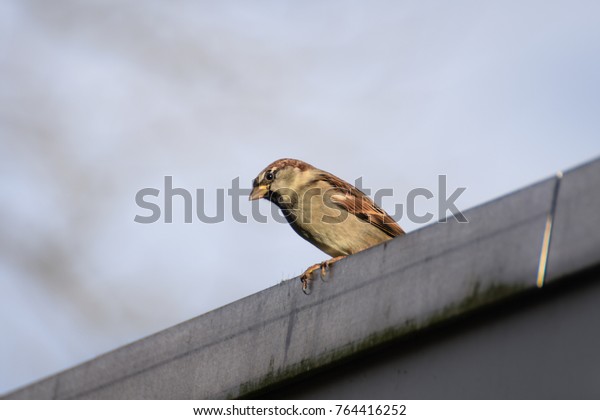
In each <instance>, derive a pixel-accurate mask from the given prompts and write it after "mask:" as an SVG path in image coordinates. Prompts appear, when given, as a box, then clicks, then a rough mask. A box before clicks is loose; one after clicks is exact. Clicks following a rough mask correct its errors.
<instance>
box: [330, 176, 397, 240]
mask: <svg viewBox="0 0 600 420" xmlns="http://www.w3.org/2000/svg"><path fill="white" fill-rule="evenodd" d="M321 179H322V180H323V181H325V182H327V183H329V184H330V185H332V186H333V191H332V192H331V193H330V194H331V195H330V197H331V201H332V202H333V203H334V204H336V205H338V206H340V207H341V208H343V209H344V210H346V211H347V212H348V213H351V214H353V215H355V216H356V217H358V218H359V219H361V220H364V221H365V222H368V223H370V224H372V225H373V226H376V227H377V228H378V229H380V230H382V231H383V232H385V233H386V234H387V235H389V236H390V237H392V238H393V237H395V236H398V235H402V234H404V230H402V228H401V227H400V226H399V225H398V223H396V221H395V220H394V219H392V218H391V217H390V216H389V215H388V214H387V213H386V212H385V211H384V210H383V209H381V208H380V207H379V206H377V205H376V204H375V203H374V202H373V201H372V200H371V199H370V198H369V197H367V196H366V195H365V194H364V193H363V192H362V191H360V190H359V189H358V188H356V187H354V186H353V185H351V184H349V183H347V182H346V181H343V180H341V179H340V178H338V177H337V176H335V175H333V174H330V173H328V172H325V173H323V175H321Z"/></svg>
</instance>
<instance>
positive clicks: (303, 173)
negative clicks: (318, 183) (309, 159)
mask: <svg viewBox="0 0 600 420" xmlns="http://www.w3.org/2000/svg"><path fill="white" fill-rule="evenodd" d="M315 171H316V169H315V168H314V167H313V166H311V165H309V164H308V163H306V162H302V161H301V160H297V159H289V158H286V159H279V160H276V161H275V162H273V163H271V164H270V165H269V166H267V167H266V168H265V169H264V170H262V171H261V172H260V173H259V174H258V176H257V177H256V178H254V181H252V192H251V193H250V197H249V198H250V200H258V199H259V198H266V199H267V200H269V201H272V202H274V203H275V204H277V205H280V204H281V197H282V196H293V195H295V196H296V197H297V196H298V195H299V194H301V192H302V191H303V190H304V189H305V187H306V185H307V184H309V183H310V182H311V180H312V179H313V178H314V175H315ZM288 200H289V198H288Z"/></svg>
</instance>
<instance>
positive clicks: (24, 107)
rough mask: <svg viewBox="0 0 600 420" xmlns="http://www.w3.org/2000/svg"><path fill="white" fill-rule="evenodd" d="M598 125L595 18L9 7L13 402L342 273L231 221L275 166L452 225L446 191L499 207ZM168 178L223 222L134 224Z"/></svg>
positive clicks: (7, 257)
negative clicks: (300, 278) (282, 285)
mask: <svg viewBox="0 0 600 420" xmlns="http://www.w3.org/2000/svg"><path fill="white" fill-rule="evenodd" d="M599 115H600V3H598V2H596V1H583V0H569V1H561V0H556V1H531V0H528V1H506V0H503V1H495V0H494V1H488V2H480V1H464V0H458V1H453V2H444V1H419V2H415V1H392V0H388V1H385V0H378V1H376V2H366V1H341V0H339V1H338V0H336V1H332V0H325V1H316V0H314V1H303V2H297V1H296V2H294V1H275V0H272V1H267V0H264V1H226V2H209V1H166V0H165V1H159V0H156V1H148V2H143V3H139V2H134V1H128V0H125V1H122V0H120V1H117V0H111V1H100V0H97V1H88V2H78V1H74V0H73V1H71V0H58V1H53V2H46V1H42V0H39V1H30V0H4V1H2V2H1V3H0V192H1V194H0V335H1V336H2V337H3V338H4V339H3V340H2V341H3V344H2V346H0V393H4V392H8V391H10V390H12V389H15V388H17V387H20V386H23V385H26V384H28V383H31V382H33V381H35V380H38V379H41V378H43V377H45V376H48V375H51V374H53V373H56V372H58V371H60V370H63V369H66V368H69V367H71V366H74V365H75V364H78V363H81V362H84V361H86V360H88V359H90V358H92V357H95V356H97V355H99V354H102V353H104V352H107V351H110V350H112V349H114V348H115V347H118V346H122V345H125V344H127V343H130V342H132V341H134V340H137V339H139V338H142V337H144V336H147V335H149V334H152V333H154V332H157V331H160V330H162V329H164V328H168V327H169V326H172V325H175V324H177V323H180V322H183V321H185V320H187V319H190V318H192V317H195V316H198V315H201V314H203V313H205V312H207V311H209V310H212V309H214V308H217V307H219V306H222V305H224V304H227V303H230V302H232V301H235V300H237V299H241V298H243V297H245V296H248V295H250V294H252V293H256V292H258V291H260V290H263V289H265V288H268V287H270V286H273V285H275V284H278V283H279V282H281V281H282V280H286V279H290V278H292V277H294V276H297V275H299V274H301V273H302V272H303V271H304V270H305V269H306V268H307V267H308V266H309V265H311V264H313V263H315V262H319V261H322V260H324V259H326V258H327V256H326V255H325V254H323V253H322V252H321V251H319V250H318V249H316V248H315V247H313V246H312V245H310V244H309V243H308V242H306V241H304V240H303V239H301V238H300V237H299V236H298V235H296V234H295V233H294V232H293V231H292V230H291V229H290V228H289V227H288V226H285V225H283V224H281V223H278V222H276V220H275V218H274V216H273V215H272V209H271V204H270V203H268V202H266V201H264V200H263V201H262V202H260V203H258V210H260V212H261V214H264V215H265V216H266V217H267V222H266V223H264V222H259V221H258V220H255V219H253V218H249V219H248V221H247V223H241V222H239V221H237V220H235V218H234V217H233V206H236V208H238V206H237V205H236V203H234V202H232V199H231V197H230V196H229V195H227V190H228V189H229V188H231V187H232V185H233V183H235V182H236V181H235V180H236V179H237V180H238V181H239V185H240V187H241V188H248V187H250V185H251V181H252V179H253V178H254V177H255V176H256V175H257V174H258V173H259V172H260V171H261V170H262V169H263V168H264V167H265V166H266V165H267V164H269V163H271V162H272V161H274V160H276V159H278V158H282V157H293V158H298V159H302V160H305V161H307V162H309V163H311V164H313V165H314V166H317V167H319V168H321V169H324V170H327V171H329V172H332V173H334V174H336V175H337V176H339V177H341V178H343V179H345V180H347V181H349V182H354V181H355V180H356V179H358V178H362V185H363V187H367V188H370V189H371V190H372V191H375V190H377V189H382V188H391V189H393V192H394V195H393V197H388V198H386V199H384V200H383V203H382V205H383V207H384V208H385V209H386V210H388V211H389V212H390V213H392V212H393V210H394V208H395V206H396V205H397V204H399V203H400V204H404V205H405V204H406V199H407V195H408V193H409V191H411V190H414V189H415V188H427V189H429V190H430V191H432V193H433V194H434V195H435V197H436V198H434V199H431V200H425V199H419V200H417V202H416V212H417V214H424V213H425V212H431V213H432V214H434V215H435V219H437V218H439V217H442V216H444V215H440V214H439V212H438V205H437V202H438V201H436V200H437V197H439V195H440V194H439V193H440V191H439V184H438V177H439V176H440V175H444V176H446V179H447V188H448V194H447V195H450V194H451V192H452V191H453V190H454V189H456V188H460V187H463V188H465V191H464V193H462V194H461V195H460V197H459V198H458V199H457V201H456V204H457V206H458V207H459V209H462V210H464V209H467V208H469V207H472V206H475V205H478V204H481V203H484V202H486V201H489V200H491V199H494V198H497V197H498V196H501V195H503V194H507V193H510V192H511V191H513V190H515V189H518V188H521V187H524V186H526V185H528V184H531V183H533V182H536V181H539V180H541V179H544V178H546V177H549V176H552V175H553V174H554V173H555V172H556V171H558V170H564V169H568V168H570V167H573V166H576V165H578V164H581V163H583V162H585V161H588V160H591V159H593V158H596V157H598V156H600V138H599V133H600V118H599V117H598V116H599ZM166 177H171V178H170V179H171V180H172V183H173V186H174V187H177V188H184V189H186V190H188V191H190V192H191V194H192V196H193V197H194V200H193V203H192V205H193V208H194V210H195V208H196V207H197V204H198V200H196V192H197V191H198V190H200V191H201V192H202V193H203V194H204V197H205V202H204V206H202V207H201V209H202V210H205V213H206V214H207V215H209V216H210V215H215V214H216V212H217V209H218V202H219V198H218V197H219V196H218V194H219V193H218V190H221V191H224V197H223V200H221V203H222V206H223V209H224V213H223V214H224V220H223V221H222V222H219V223H206V222H202V221H201V220H199V219H198V218H197V217H193V218H192V219H193V220H192V223H185V220H184V204H183V199H182V198H181V197H175V198H174V199H173V203H174V204H173V205H174V207H173V222H172V223H166V222H165V220H164V217H161V219H160V220H158V221H157V222H155V223H150V224H144V223H137V222H135V221H134V219H135V217H136V216H137V215H141V216H147V215H148V214H149V212H148V211H147V210H145V209H142V208H140V207H139V206H138V205H137V204H136V200H135V197H136V194H137V193H138V191H140V190H142V189H144V188H155V189H158V190H160V194H159V197H158V198H152V197H151V198H149V199H148V201H153V202H155V203H157V204H158V205H160V207H161V210H162V211H163V213H162V214H163V215H164V209H165V203H164V192H165V182H166V181H165V180H166ZM251 209H252V206H251V203H249V202H248V201H247V200H246V199H245V197H242V198H241V199H240V201H239V211H240V213H242V214H245V215H249V214H250V213H251ZM402 216H403V217H400V220H399V222H400V225H401V226H403V227H404V228H405V230H407V231H408V232H411V231H414V230H416V229H419V228H421V227H422V226H423V224H422V223H417V222H415V221H411V220H408V218H407V217H406V214H404V215H402ZM298 290H299V292H300V288H299V289H298Z"/></svg>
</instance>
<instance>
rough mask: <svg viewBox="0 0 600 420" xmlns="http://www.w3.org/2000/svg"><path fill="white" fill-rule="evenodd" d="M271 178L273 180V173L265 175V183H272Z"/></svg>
mask: <svg viewBox="0 0 600 420" xmlns="http://www.w3.org/2000/svg"><path fill="white" fill-rule="evenodd" d="M273 178H275V175H273V172H267V173H266V174H265V179H266V180H267V181H273Z"/></svg>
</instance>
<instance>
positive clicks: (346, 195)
mask: <svg viewBox="0 0 600 420" xmlns="http://www.w3.org/2000/svg"><path fill="white" fill-rule="evenodd" d="M260 198H265V199H267V200H269V201H270V202H272V203H273V204H275V205H276V206H277V207H279V209H280V210H281V212H282V213H283V215H284V217H285V218H286V220H287V222H288V223H289V224H290V226H291V227H292V229H294V231H296V233H297V234H298V235H300V236H301V237H302V238H304V239H306V240H307V241H308V242H310V243H311V244H313V245H314V246H316V247H317V248H319V249H320V250H321V251H323V252H325V253H326V254H329V255H330V256H331V257H332V258H331V259H329V260H327V261H324V262H322V263H318V264H314V265H312V266H310V267H309V268H308V269H307V270H306V271H305V272H304V274H303V275H302V276H301V278H300V279H301V281H302V290H303V291H304V292H305V293H307V291H308V285H309V281H310V280H311V279H312V273H313V272H314V271H315V270H317V269H318V268H321V276H322V277H325V274H326V270H327V269H328V268H329V266H330V265H332V264H333V263H335V262H336V261H339V260H340V259H342V258H344V257H346V256H348V255H351V254H355V253H357V252H359V251H362V250H364V249H366V248H370V247H372V246H374V245H377V244H379V243H382V242H385V241H388V240H390V239H392V238H394V237H396V236H400V235H403V234H404V231H403V230H402V228H401V227H400V226H399V225H398V223H396V221H394V219H392V218H391V217H390V216H389V215H388V214H387V213H386V212H385V211H384V210H382V209H381V208H380V207H379V206H377V205H376V204H375V203H374V202H373V201H372V200H371V199H370V198H369V197H367V196H366V195H365V194H364V193H363V192H362V191H360V190H359V189H358V188H356V187H354V186H353V185H352V184H349V183H348V182H346V181H343V180H342V179H340V178H338V177H337V176H335V175H333V174H330V173H329V172H326V171H323V170H321V169H317V168H315V167H314V166H312V165H310V164H308V163H306V162H303V161H301V160H297V159H290V158H285V159H279V160H276V161H275V162H273V163H271V164H270V165H269V166H267V167H266V168H265V169H264V170H262V171H261V172H260V173H259V174H258V176H257V177H256V178H255V179H254V181H253V182H252V191H251V193H250V197H249V199H250V200H258V199H260Z"/></svg>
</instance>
